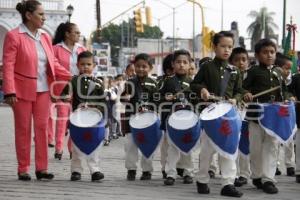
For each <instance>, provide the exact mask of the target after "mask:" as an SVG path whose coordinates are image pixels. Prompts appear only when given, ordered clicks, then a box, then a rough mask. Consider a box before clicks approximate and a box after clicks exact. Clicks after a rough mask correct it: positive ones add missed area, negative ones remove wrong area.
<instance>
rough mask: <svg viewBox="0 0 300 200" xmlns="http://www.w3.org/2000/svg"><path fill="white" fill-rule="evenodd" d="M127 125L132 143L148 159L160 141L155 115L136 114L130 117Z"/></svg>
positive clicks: (148, 112)
mask: <svg viewBox="0 0 300 200" xmlns="http://www.w3.org/2000/svg"><path fill="white" fill-rule="evenodd" d="M129 125H130V129H131V133H132V137H133V141H134V143H135V144H136V145H137V147H138V148H139V150H140V151H141V153H142V154H143V155H144V157H145V158H150V157H151V156H152V154H153V153H154V152H155V150H156V148H157V147H158V146H159V143H160V141H161V139H162V131H161V130H160V120H159V118H158V116H157V114H156V113H155V112H151V111H147V112H141V113H137V114H135V115H133V116H131V117H130V119H129Z"/></svg>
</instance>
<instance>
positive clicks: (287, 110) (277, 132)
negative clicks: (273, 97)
mask: <svg viewBox="0 0 300 200" xmlns="http://www.w3.org/2000/svg"><path fill="white" fill-rule="evenodd" d="M262 106H263V110H264V112H263V116H262V118H261V119H259V124H260V125H261V126H262V128H263V129H264V130H265V131H266V133H267V134H269V135H271V136H274V137H276V138H277V139H278V140H279V141H280V142H281V143H288V142H290V140H291V139H292V138H293V136H294V134H295V133H296V131H297V125H296V111H295V104H294V103H293V102H290V103H287V104H283V103H272V104H262Z"/></svg>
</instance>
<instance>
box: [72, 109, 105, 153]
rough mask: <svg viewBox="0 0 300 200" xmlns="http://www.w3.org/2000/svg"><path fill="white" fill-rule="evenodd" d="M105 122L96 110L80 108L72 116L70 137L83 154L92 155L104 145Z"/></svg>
mask: <svg viewBox="0 0 300 200" xmlns="http://www.w3.org/2000/svg"><path fill="white" fill-rule="evenodd" d="M104 134H105V120H104V119H103V115H102V113H101V112H100V111H99V110H98V109H96V108H79V109H77V110H75V111H74V112H73V113H71V115H70V137H71V139H72V142H73V144H74V145H75V147H76V148H77V149H79V150H80V151H81V152H82V153H83V154H85V155H90V154H92V153H93V152H94V151H95V150H96V149H97V148H98V147H99V146H100V144H101V143H102V141H103V139H104Z"/></svg>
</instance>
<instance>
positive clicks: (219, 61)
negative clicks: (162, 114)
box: [191, 31, 244, 197]
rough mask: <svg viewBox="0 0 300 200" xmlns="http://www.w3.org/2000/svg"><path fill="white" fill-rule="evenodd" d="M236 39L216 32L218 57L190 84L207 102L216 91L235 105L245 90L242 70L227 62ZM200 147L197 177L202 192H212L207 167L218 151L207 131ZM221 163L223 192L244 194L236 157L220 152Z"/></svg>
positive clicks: (232, 194)
mask: <svg viewBox="0 0 300 200" xmlns="http://www.w3.org/2000/svg"><path fill="white" fill-rule="evenodd" d="M233 38H234V36H233V34H232V33H231V32H228V31H221V32H219V33H217V34H215V36H214V38H213V48H214V51H215V54H216V56H215V58H214V59H213V60H212V61H211V62H208V63H205V64H204V65H203V66H202V67H201V68H200V71H199V72H198V73H197V75H196V77H195V79H194V80H193V82H192V83H191V89H192V90H193V91H194V92H196V93H197V94H198V95H199V96H200V97H201V99H203V100H204V101H208V100H209V99H210V96H211V94H212V93H213V94H214V95H217V96H220V97H225V98H227V99H228V101H229V102H231V103H232V104H236V102H237V100H240V99H241V97H242V95H243V93H244V90H243V88H242V77H241V74H240V72H239V70H238V69H237V68H236V67H234V66H232V65H229V64H228V59H229V56H230V54H231V52H232V49H233V43H234V40H233ZM236 145H237V144H236ZM201 149H202V150H201V151H200V154H199V163H200V164H199V172H198V174H197V176H196V178H197V191H198V193H200V194H208V193H210V189H209V187H208V185H207V184H208V182H209V174H208V170H209V165H210V163H211V159H212V155H213V154H214V152H215V151H216V150H215V148H214V147H213V146H212V144H211V143H210V141H209V140H208V136H207V135H206V133H205V132H204V133H203V134H202V137H201ZM219 163H220V170H221V173H222V186H223V188H222V190H221V195H223V196H232V197H241V196H242V195H243V193H241V192H240V191H238V190H237V189H236V188H235V186H234V180H235V177H236V163H235V160H233V159H229V158H226V157H224V156H222V155H220V154H219Z"/></svg>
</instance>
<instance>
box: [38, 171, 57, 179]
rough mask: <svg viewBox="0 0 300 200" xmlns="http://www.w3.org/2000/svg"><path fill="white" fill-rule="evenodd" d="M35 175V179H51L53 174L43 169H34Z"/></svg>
mask: <svg viewBox="0 0 300 200" xmlns="http://www.w3.org/2000/svg"><path fill="white" fill-rule="evenodd" d="M35 175H36V179H37V180H42V179H44V180H52V179H53V178H54V175H53V174H51V173H48V172H43V171H36V172H35Z"/></svg>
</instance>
